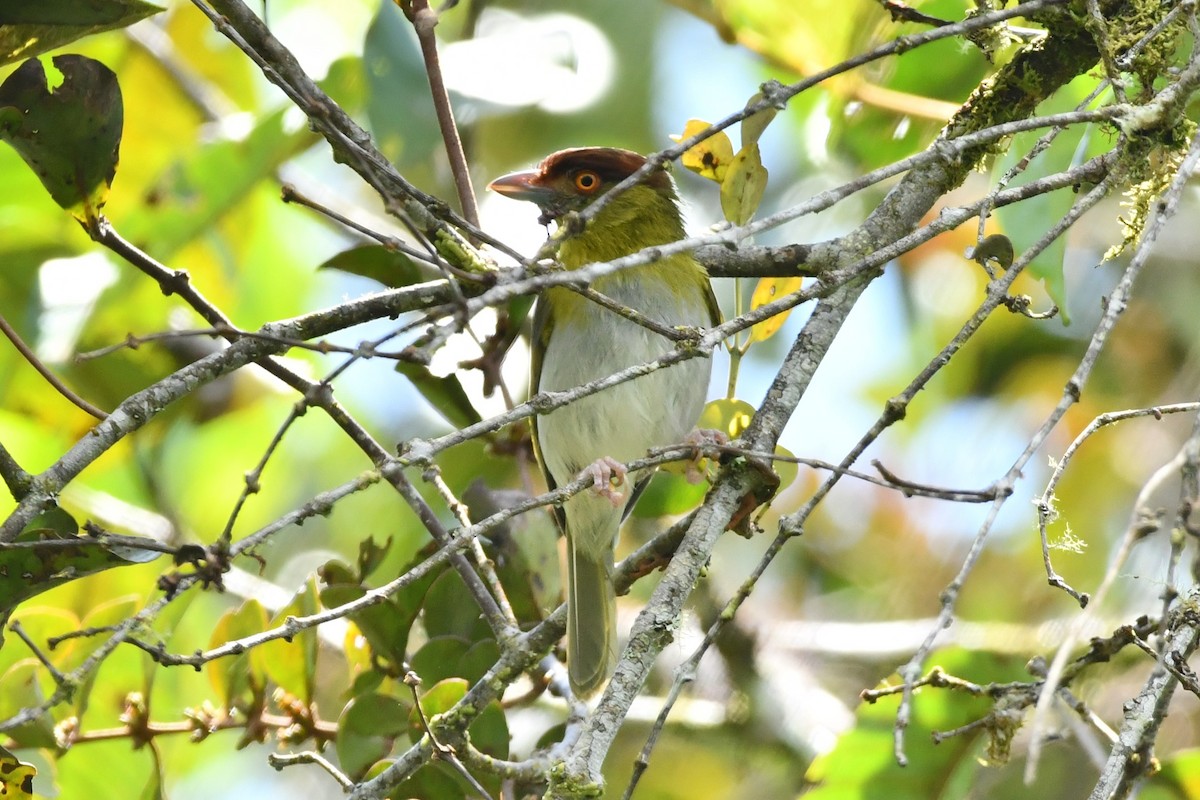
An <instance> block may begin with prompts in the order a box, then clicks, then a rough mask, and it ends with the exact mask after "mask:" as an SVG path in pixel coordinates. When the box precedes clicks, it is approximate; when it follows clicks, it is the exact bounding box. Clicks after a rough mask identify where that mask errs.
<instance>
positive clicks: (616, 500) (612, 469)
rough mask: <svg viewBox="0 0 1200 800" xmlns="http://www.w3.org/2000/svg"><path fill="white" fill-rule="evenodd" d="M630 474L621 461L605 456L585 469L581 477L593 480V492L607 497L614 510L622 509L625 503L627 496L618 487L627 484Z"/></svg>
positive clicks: (580, 474)
mask: <svg viewBox="0 0 1200 800" xmlns="http://www.w3.org/2000/svg"><path fill="white" fill-rule="evenodd" d="M628 473H629V470H628V469H626V468H625V465H624V464H622V463H621V462H620V461H617V460H616V459H615V458H612V457H611V456H603V457H601V458H597V459H596V460H595V461H593V462H592V463H591V464H588V465H587V466H586V467H584V468H583V471H582V472H580V473H579V477H581V478H583V477H589V478H591V479H592V491H593V492H595V493H596V494H598V495H600V496H601V497H607V498H608V502H610V503H612V504H613V508H620V507H621V504H622V503H624V502H625V495H624V494H622V493H621V490H620V489H618V488H616V487H618V486H620V485H621V484H623V483H625V476H626V475H627V474H628ZM614 479H615V480H614Z"/></svg>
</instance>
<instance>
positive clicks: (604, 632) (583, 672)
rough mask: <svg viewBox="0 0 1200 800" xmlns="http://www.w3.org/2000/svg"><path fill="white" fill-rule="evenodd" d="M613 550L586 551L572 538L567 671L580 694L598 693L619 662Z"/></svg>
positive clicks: (570, 543)
mask: <svg viewBox="0 0 1200 800" xmlns="http://www.w3.org/2000/svg"><path fill="white" fill-rule="evenodd" d="M612 573H613V555H612V550H611V549H606V551H605V552H602V553H600V554H592V553H587V552H584V551H583V549H582V548H579V547H577V546H576V545H575V543H574V542H570V541H568V550H567V587H568V592H569V596H568V598H567V674H568V676H569V677H570V679H571V689H572V691H574V692H575V694H576V695H578V696H580V697H588V696H590V695H593V694H595V693H596V692H597V691H598V690H599V689H600V687H601V686H603V685H604V682H605V681H606V680H608V677H609V675H610V674H611V673H612V669H613V665H614V664H616V661H617V599H616V594H615V593H614V591H613V583H612Z"/></svg>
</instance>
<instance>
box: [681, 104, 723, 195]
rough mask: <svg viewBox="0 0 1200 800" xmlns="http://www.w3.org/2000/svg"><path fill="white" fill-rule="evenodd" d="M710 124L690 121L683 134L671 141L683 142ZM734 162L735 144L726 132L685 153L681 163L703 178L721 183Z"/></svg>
mask: <svg viewBox="0 0 1200 800" xmlns="http://www.w3.org/2000/svg"><path fill="white" fill-rule="evenodd" d="M708 127H709V124H708V123H707V122H705V121H704V120H701V119H689V120H688V121H687V124H686V125H684V126H683V133H681V134H679V135H677V136H676V135H672V136H671V139H672V140H673V141H676V142H682V141H683V140H684V139H690V138H692V137H693V136H695V135H696V134H697V133H700V132H701V131H703V130H705V129H706V128H708ZM732 161H733V142H731V141H729V137H728V136H726V135H725V132H724V131H720V132H718V133H714V134H713V135H712V136H710V137H708V138H707V139H705V140H704V141H703V142H701V143H700V144H698V145H696V146H695V147H691V148H688V149H687V150H685V151H684V153H683V156H682V157H681V158H680V159H679V163H681V164H683V166H684V167H686V168H687V169H690V170H691V171H692V172H694V173H696V174H697V175H699V176H700V177H702V178H708V179H709V180H710V181H716V182H717V183H721V182H722V181H723V180H725V174H726V172H727V171H728V170H729V164H730V162H732Z"/></svg>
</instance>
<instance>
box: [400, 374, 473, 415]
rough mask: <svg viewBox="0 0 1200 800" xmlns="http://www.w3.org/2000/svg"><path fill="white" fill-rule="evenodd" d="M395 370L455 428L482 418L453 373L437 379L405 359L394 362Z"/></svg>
mask: <svg viewBox="0 0 1200 800" xmlns="http://www.w3.org/2000/svg"><path fill="white" fill-rule="evenodd" d="M396 372H399V373H400V374H401V375H403V376H405V377H406V378H408V379H409V380H410V381H412V385H413V386H414V387H416V389H417V391H418V392H420V393H421V396H422V397H424V398H425V399H426V400H428V401H429V404H430V405H431V406H433V408H434V410H435V411H437V412H438V413H439V414H441V415H442V417H444V418H445V420H446V421H447V422H449V423H450V424H451V425H453V426H454V427H455V428H465V427H467V426H468V425H474V424H475V423H476V422H479V420H480V419H482V417H480V416H479V412H478V411H476V410H475V406H474V405H472V404H471V400H470V398H468V397H467V392H466V390H465V389H463V386H462V382H460V381H459V380H458V376H457V375H454V374H450V375H446V376H444V377H441V378H439V377H437V376H436V375H434V374H433V373H431V372H430V371H429V369H428V368H427V367H424V366H422V365H420V364H412V363H409V362H407V361H400V362H397V364H396Z"/></svg>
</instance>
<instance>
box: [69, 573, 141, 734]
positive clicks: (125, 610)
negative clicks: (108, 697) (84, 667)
mask: <svg viewBox="0 0 1200 800" xmlns="http://www.w3.org/2000/svg"><path fill="white" fill-rule="evenodd" d="M141 604H142V598H141V596H140V595H126V596H125V597H116V598H113V599H112V600H108V601H105V602H102V603H99V604H97V605H96V606H95V607H93V608H92V609H91V610H89V611H88V613H87V616H86V617H84V618H83V620H82V622H81V623H80V627H81V628H84V629H87V628H93V629H96V630H99V629H103V628H108V627H111V626H114V625H117V624H119V623H122V622H124V621H125V620H127V619H129V618H130V617H132V616H133V615H134V614H136V613H137V611H138V608H139V607H140V606H141ZM107 641H108V637H107V636H103V635H101V636H89V637H86V638H83V639H82V640H81V641H80V642H79V646H78V647H76V648H75V650H74V652H73V653H72V654H71V659H70V660H69V661H68V662H67V667H68V668H69V669H74V668H75V667H77V666H79V665H80V664H82V663H83V661H84V659H86V658H87V657H88V656H90V655H91V654H92V653H94V652H96V651H97V650H99V649H100V647H101V646H103V645H104V644H105V643H106V642H107ZM98 674H99V670H92V671H91V672H90V673H88V675H87V677H86V678H85V679H84V681H83V683H82V684H81V685H80V687H79V688H78V689H77V690H76V692H75V697H74V700H75V716H76V717H78V718H79V719H80V720H83V719H84V718H85V716H86V714H87V708H88V701H89V699H90V698H91V695H92V688H93V687H94V686H95V684H96V676H97V675H98Z"/></svg>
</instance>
